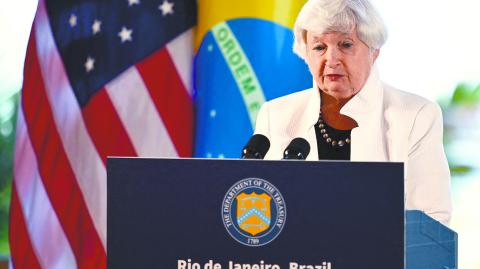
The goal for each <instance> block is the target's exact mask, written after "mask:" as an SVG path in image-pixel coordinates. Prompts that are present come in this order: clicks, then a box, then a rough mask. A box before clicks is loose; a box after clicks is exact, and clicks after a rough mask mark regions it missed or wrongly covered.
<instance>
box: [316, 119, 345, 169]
mask: <svg viewBox="0 0 480 269" xmlns="http://www.w3.org/2000/svg"><path fill="white" fill-rule="evenodd" d="M324 124H325V129H326V130H327V133H328V134H329V136H330V137H331V138H333V139H334V140H337V141H338V140H340V139H341V140H344V141H345V139H346V138H349V137H350V134H351V132H352V130H338V129H334V128H332V127H330V126H329V125H328V124H326V123H324ZM315 134H316V135H317V148H318V159H319V160H350V144H349V143H345V145H344V146H343V147H339V146H332V145H331V144H330V143H327V142H326V141H325V138H323V134H321V133H320V127H318V123H317V124H315Z"/></svg>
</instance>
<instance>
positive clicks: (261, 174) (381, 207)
mask: <svg viewBox="0 0 480 269" xmlns="http://www.w3.org/2000/svg"><path fill="white" fill-rule="evenodd" d="M107 173H108V175H107V179H108V181H107V190H108V194H107V227H108V231H107V258H108V268H179V269H180V268H182V269H183V268H184V269H220V268H228V269H244V268H252V269H253V268H256V269H269V268H270V269H279V268H290V269H310V268H312V269H342V268H382V269H383V268H390V269H397V268H398V269H401V268H402V269H403V268H405V267H407V268H409V269H416V268H423V269H424V268H449V269H452V268H456V253H457V245H456V240H457V239H456V234H455V233H453V232H452V231H450V230H449V229H448V228H446V227H444V226H442V225H441V224H439V223H438V222H436V221H434V220H431V219H430V218H429V217H427V216H426V215H425V214H423V213H421V212H418V211H412V212H407V214H406V216H405V211H404V189H403V164H401V163H357V162H318V161H317V162H308V161H253V160H210V159H143V158H109V159H108V162H107ZM405 217H406V218H405ZM405 219H406V227H407V230H406V233H405ZM405 236H406V237H405ZM405 238H406V241H407V242H406V244H405ZM405 252H406V253H407V254H406V262H405ZM438 266H440V267H438ZM442 266H443V267H442Z"/></svg>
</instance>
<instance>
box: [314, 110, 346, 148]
mask: <svg viewBox="0 0 480 269" xmlns="http://www.w3.org/2000/svg"><path fill="white" fill-rule="evenodd" d="M317 124H318V128H320V134H321V135H322V137H323V139H325V142H327V144H329V145H331V146H332V147H343V146H345V144H350V142H351V140H350V135H348V137H347V138H344V139H338V137H331V136H330V135H329V134H328V133H327V129H326V126H327V125H326V123H325V121H324V120H323V118H322V112H320V114H319V116H318V122H317Z"/></svg>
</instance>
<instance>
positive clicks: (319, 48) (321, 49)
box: [313, 45, 325, 51]
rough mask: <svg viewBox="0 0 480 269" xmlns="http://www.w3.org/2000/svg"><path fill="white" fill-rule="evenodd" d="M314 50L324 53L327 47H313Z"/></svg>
mask: <svg viewBox="0 0 480 269" xmlns="http://www.w3.org/2000/svg"><path fill="white" fill-rule="evenodd" d="M313 50H316V51H323V50H325V46H323V45H318V46H315V47H313Z"/></svg>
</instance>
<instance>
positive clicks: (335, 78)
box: [325, 74, 344, 81]
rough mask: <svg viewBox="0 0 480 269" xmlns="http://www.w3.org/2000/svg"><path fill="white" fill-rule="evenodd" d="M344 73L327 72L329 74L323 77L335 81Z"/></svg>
mask: <svg viewBox="0 0 480 269" xmlns="http://www.w3.org/2000/svg"><path fill="white" fill-rule="evenodd" d="M343 77H344V75H340V74H329V75H325V78H327V79H328V80H330V81H337V80H339V79H341V78H343Z"/></svg>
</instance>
